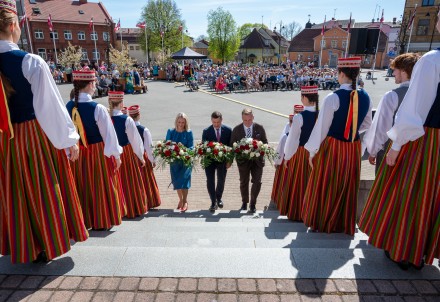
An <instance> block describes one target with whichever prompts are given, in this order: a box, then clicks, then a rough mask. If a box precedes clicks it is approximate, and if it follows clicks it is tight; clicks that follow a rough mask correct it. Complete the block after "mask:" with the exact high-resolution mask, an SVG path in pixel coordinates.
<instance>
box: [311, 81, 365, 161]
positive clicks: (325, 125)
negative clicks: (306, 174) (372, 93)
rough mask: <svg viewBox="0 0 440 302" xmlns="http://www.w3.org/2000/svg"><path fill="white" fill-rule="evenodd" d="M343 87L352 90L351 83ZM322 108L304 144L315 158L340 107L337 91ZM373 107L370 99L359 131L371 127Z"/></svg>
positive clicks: (325, 99) (326, 98) (329, 96)
mask: <svg viewBox="0 0 440 302" xmlns="http://www.w3.org/2000/svg"><path fill="white" fill-rule="evenodd" d="M341 89H345V90H352V89H351V84H342V85H341ZM320 107H321V109H320V110H319V114H318V120H317V121H316V124H315V127H313V131H312V134H311V135H310V138H309V141H308V142H307V144H306V145H305V146H304V147H305V148H306V149H307V151H309V153H310V158H313V157H314V156H315V154H316V153H318V151H319V147H320V146H321V143H322V142H323V141H324V139H325V138H326V137H327V134H328V131H329V129H330V126H331V124H332V121H333V116H334V113H335V111H337V110H338V109H339V97H338V95H337V94H336V93H334V92H332V93H330V94H329V95H327V96H326V97H325V98H324V100H323V101H322V104H321V106H320ZM372 108H373V103H372V102H371V101H370V107H369V108H368V113H367V115H366V116H365V119H364V121H363V122H362V124H361V126H360V127H359V133H363V132H364V131H366V130H367V129H368V128H370V125H371V121H372V113H371V111H372Z"/></svg>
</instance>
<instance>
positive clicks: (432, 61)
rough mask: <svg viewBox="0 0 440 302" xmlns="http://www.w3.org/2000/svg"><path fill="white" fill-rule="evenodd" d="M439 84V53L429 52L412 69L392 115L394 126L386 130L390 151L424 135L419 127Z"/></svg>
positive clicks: (430, 105) (421, 126)
mask: <svg viewBox="0 0 440 302" xmlns="http://www.w3.org/2000/svg"><path fill="white" fill-rule="evenodd" d="M439 82H440V51H438V50H432V51H430V52H428V53H426V54H425V55H423V57H421V58H420V60H418V61H417V63H416V65H415V66H414V69H413V72H412V75H411V81H410V83H409V88H408V91H407V92H406V95H405V98H404V99H403V101H402V104H400V107H399V109H398V110H397V113H396V119H395V121H394V126H393V127H392V128H391V130H390V131H388V133H387V134H388V137H389V138H390V139H391V140H392V141H393V145H392V146H391V148H392V149H393V150H396V151H400V148H401V147H402V146H403V145H405V144H406V143H407V142H409V141H415V140H416V139H418V138H419V137H421V136H423V135H424V134H425V130H424V129H423V125H424V124H425V121H426V117H427V116H428V113H429V111H430V110H431V107H432V105H433V104H434V100H435V98H436V96H437V87H438V84H439Z"/></svg>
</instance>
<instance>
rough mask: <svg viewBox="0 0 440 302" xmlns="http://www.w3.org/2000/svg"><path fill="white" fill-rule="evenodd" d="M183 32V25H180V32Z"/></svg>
mask: <svg viewBox="0 0 440 302" xmlns="http://www.w3.org/2000/svg"><path fill="white" fill-rule="evenodd" d="M182 30H183V25H182V23H180V26H179V31H180V32H182Z"/></svg>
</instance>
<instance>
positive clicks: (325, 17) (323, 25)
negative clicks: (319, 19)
mask: <svg viewBox="0 0 440 302" xmlns="http://www.w3.org/2000/svg"><path fill="white" fill-rule="evenodd" d="M326 19H327V16H324V23H322V30H321V36H323V35H324V31H325V22H326Z"/></svg>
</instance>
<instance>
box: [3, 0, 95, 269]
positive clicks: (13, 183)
mask: <svg viewBox="0 0 440 302" xmlns="http://www.w3.org/2000/svg"><path fill="white" fill-rule="evenodd" d="M20 35H21V30H20V24H19V20H18V15H17V8H16V1H14V0H4V1H0V90H1V91H0V200H1V207H0V226H1V234H0V254H2V255H10V261H11V262H12V263H27V262H41V261H45V262H47V261H49V260H52V259H54V258H56V257H58V256H61V255H63V254H65V253H67V252H68V251H69V250H70V247H71V240H74V241H84V240H86V239H87V238H88V232H87V229H86V227H85V226H84V219H83V215H82V212H81V205H80V201H79V198H78V193H77V190H76V186H75V182H74V179H73V176H72V171H71V169H70V166H69V162H68V158H70V160H71V161H75V160H77V159H78V153H79V148H78V145H77V142H78V139H79V135H78V133H77V132H76V130H75V126H74V125H73V122H72V120H71V118H70V117H69V114H68V112H67V110H66V107H65V106H64V102H63V100H62V98H61V95H60V93H59V91H58V89H57V87H56V84H55V82H54V80H53V77H52V75H51V72H50V70H49V66H48V65H47V64H46V62H45V61H44V60H43V59H42V58H41V57H40V56H37V55H33V54H29V53H26V52H24V51H21V50H20V49H19V48H18V46H17V42H18V40H19V39H20ZM42 234H44V236H42Z"/></svg>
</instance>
